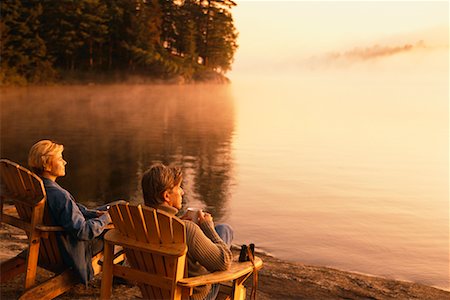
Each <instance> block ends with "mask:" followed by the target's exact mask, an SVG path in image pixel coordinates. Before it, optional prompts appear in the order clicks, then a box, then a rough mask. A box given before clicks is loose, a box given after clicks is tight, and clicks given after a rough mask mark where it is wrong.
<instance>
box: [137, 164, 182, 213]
mask: <svg viewBox="0 0 450 300" xmlns="http://www.w3.org/2000/svg"><path fill="white" fill-rule="evenodd" d="M182 179H183V178H182V173H181V169H180V168H177V167H168V166H165V165H163V164H161V163H156V164H153V165H152V166H151V167H150V169H148V170H147V171H145V173H144V175H143V176H142V181H141V184H142V193H143V194H144V203H145V205H147V206H151V207H156V206H158V205H160V204H162V203H164V196H163V193H164V192H165V191H167V190H170V189H173V188H174V187H175V186H177V185H178V184H179V183H180V182H181V180H182Z"/></svg>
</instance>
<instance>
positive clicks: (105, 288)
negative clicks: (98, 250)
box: [100, 229, 118, 299]
mask: <svg viewBox="0 0 450 300" xmlns="http://www.w3.org/2000/svg"><path fill="white" fill-rule="evenodd" d="M117 230H118V229H117ZM104 247H105V248H104V251H103V253H104V255H105V258H104V261H103V274H102V285H101V288H100V299H110V298H111V292H112V281H113V254H114V253H113V252H114V245H113V244H111V243H109V242H108V241H106V240H105V246H104Z"/></svg>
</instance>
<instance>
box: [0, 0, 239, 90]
mask: <svg viewBox="0 0 450 300" xmlns="http://www.w3.org/2000/svg"><path fill="white" fill-rule="evenodd" d="M0 5H1V6H0V9H1V11H0V12H1V21H0V31H1V46H0V51H1V52H0V55H1V70H0V85H26V84H49V83H71V82H124V81H127V80H128V79H129V78H139V79H140V80H141V81H142V80H144V81H152V80H154V81H160V80H164V81H167V82H178V83H179V82H193V81H207V80H212V81H216V82H224V81H226V80H227V79H226V77H225V74H226V72H227V71H229V70H230V69H231V64H232V62H233V57H234V53H235V51H236V49H237V43H236V40H237V35H238V34H237V31H236V28H235V26H234V21H233V17H232V14H231V9H232V8H233V7H234V6H235V5H236V4H235V3H234V2H233V1H232V0H184V1H183V0H108V1H107V0H64V1H56V0H49V1H38V0H29V1H21V0H4V1H1V4H0Z"/></svg>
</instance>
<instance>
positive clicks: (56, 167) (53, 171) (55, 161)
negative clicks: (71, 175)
mask: <svg viewBox="0 0 450 300" xmlns="http://www.w3.org/2000/svg"><path fill="white" fill-rule="evenodd" d="M66 164H67V162H66V161H65V160H64V159H63V156H62V152H59V153H56V154H54V155H52V156H51V157H50V163H49V165H47V166H46V167H45V172H47V173H48V175H50V176H52V177H55V178H56V177H61V176H64V175H66Z"/></svg>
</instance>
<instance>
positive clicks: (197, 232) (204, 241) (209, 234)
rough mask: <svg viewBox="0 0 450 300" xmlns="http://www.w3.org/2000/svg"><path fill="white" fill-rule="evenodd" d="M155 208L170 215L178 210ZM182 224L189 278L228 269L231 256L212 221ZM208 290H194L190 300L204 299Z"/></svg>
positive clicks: (167, 207) (185, 222) (205, 288)
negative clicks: (184, 227) (184, 229)
mask: <svg viewBox="0 0 450 300" xmlns="http://www.w3.org/2000/svg"><path fill="white" fill-rule="evenodd" d="M157 208H158V209H160V210H162V211H164V212H167V213H169V214H171V215H175V214H177V213H178V209H176V208H174V207H171V206H168V205H160V206H158V207H157ZM184 224H185V226H186V243H187V246H188V252H187V261H188V274H189V277H194V276H198V275H204V274H207V273H210V272H214V271H224V270H227V269H228V268H230V266H231V261H232V259H233V255H232V253H231V250H230V249H229V248H228V246H227V245H226V244H225V243H224V242H223V241H222V239H221V238H220V237H219V235H218V234H217V232H216V231H215V230H214V223H213V222H212V221H211V222H203V223H201V224H200V225H197V224H195V223H194V222H191V221H188V220H185V221H184ZM210 289H211V286H210V285H207V286H202V287H198V288H196V289H194V294H193V295H192V296H191V299H193V300H200V299H204V298H205V297H206V295H207V294H208V292H209V290H210Z"/></svg>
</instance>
